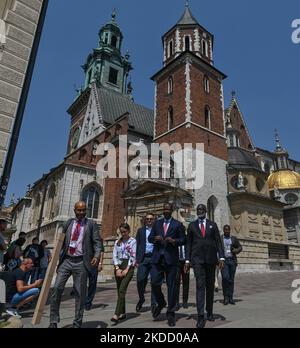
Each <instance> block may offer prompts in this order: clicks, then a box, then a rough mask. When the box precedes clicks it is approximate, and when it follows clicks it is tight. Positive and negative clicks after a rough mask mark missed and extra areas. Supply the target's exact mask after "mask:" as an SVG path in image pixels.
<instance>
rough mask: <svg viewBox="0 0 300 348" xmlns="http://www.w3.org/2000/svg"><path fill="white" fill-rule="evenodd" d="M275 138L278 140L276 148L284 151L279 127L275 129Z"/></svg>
mask: <svg viewBox="0 0 300 348" xmlns="http://www.w3.org/2000/svg"><path fill="white" fill-rule="evenodd" d="M275 140H276V150H277V151H282V150H283V148H282V146H281V143H280V138H279V132H278V129H275Z"/></svg>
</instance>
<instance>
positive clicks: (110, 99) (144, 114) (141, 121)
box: [98, 88, 154, 137]
mask: <svg viewBox="0 0 300 348" xmlns="http://www.w3.org/2000/svg"><path fill="white" fill-rule="evenodd" d="M98 95H99V101H100V104H101V111H102V114H103V120H104V122H106V123H109V124H113V123H115V121H116V119H118V118H119V117H120V116H121V115H123V114H125V113H127V112H128V113H129V126H131V127H132V130H134V131H136V132H138V133H141V134H144V135H148V136H150V137H153V124H154V112H153V110H150V109H148V108H146V107H144V106H142V105H139V104H135V103H133V102H132V101H131V100H130V98H129V97H128V96H126V95H123V94H121V93H117V92H114V91H111V90H108V89H105V88H98Z"/></svg>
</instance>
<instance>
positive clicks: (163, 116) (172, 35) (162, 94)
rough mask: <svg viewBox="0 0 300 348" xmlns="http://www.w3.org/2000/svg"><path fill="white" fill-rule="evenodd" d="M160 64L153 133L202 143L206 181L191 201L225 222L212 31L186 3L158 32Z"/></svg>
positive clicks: (223, 149) (163, 139)
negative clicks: (176, 17) (172, 22)
mask: <svg viewBox="0 0 300 348" xmlns="http://www.w3.org/2000/svg"><path fill="white" fill-rule="evenodd" d="M162 39H163V50H164V67H163V68H162V69H161V70H160V71H159V72H158V73H157V74H155V75H154V76H153V78H152V79H153V80H154V81H155V83H156V87H155V99H156V102H155V120H154V123H155V124H154V139H155V141H156V142H158V143H169V144H171V143H175V142H178V143H180V144H181V145H183V144H184V143H193V144H196V143H203V144H204V151H205V155H204V156H205V160H204V165H205V168H204V169H205V179H204V180H205V184H204V186H203V187H202V189H200V190H197V191H195V192H194V195H195V204H196V205H197V204H199V203H204V204H207V205H208V208H209V216H210V218H211V219H213V220H215V221H216V222H217V223H218V224H219V225H221V224H224V223H226V222H228V204H227V198H226V197H227V183H226V165H227V145H226V135H225V117H224V98H223V86H222V81H223V80H224V79H225V78H226V76H225V75H224V74H223V73H222V72H220V71H219V70H217V69H216V68H215V67H214V62H213V44H214V36H213V35H212V34H211V33H210V32H209V31H207V30H206V29H205V28H203V27H202V26H201V25H200V24H199V23H198V21H197V20H196V19H195V17H194V16H193V15H192V13H191V10H190V8H189V5H188V4H187V5H186V8H185V11H184V14H183V16H182V17H181V18H180V20H179V21H178V22H177V24H176V25H175V26H174V27H172V28H171V29H170V30H169V31H168V32H167V33H166V34H165V35H164V36H163V38H162Z"/></svg>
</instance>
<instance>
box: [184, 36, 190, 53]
mask: <svg viewBox="0 0 300 348" xmlns="http://www.w3.org/2000/svg"><path fill="white" fill-rule="evenodd" d="M184 45H185V51H190V50H191V41H190V37H189V36H185V37H184Z"/></svg>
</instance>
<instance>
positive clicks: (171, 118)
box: [168, 106, 174, 130]
mask: <svg viewBox="0 0 300 348" xmlns="http://www.w3.org/2000/svg"><path fill="white" fill-rule="evenodd" d="M168 128H169V130H171V129H173V128H174V112H173V108H172V106H170V107H169V110H168Z"/></svg>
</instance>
